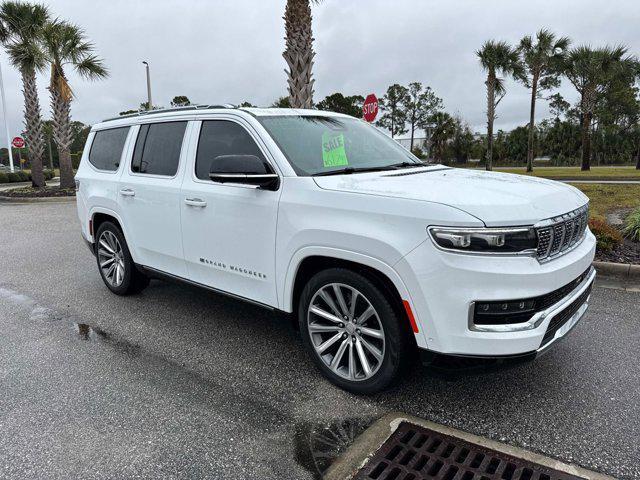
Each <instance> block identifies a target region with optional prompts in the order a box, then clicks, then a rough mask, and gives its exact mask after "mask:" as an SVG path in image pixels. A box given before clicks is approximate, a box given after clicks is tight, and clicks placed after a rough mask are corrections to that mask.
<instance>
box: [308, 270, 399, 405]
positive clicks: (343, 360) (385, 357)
mask: <svg viewBox="0 0 640 480" xmlns="http://www.w3.org/2000/svg"><path fill="white" fill-rule="evenodd" d="M298 318H299V323H300V332H301V334H302V338H303V341H304V343H305V346H306V348H307V350H308V351H309V353H310V354H311V357H312V358H313V361H314V362H315V363H316V365H317V366H318V367H319V368H320V370H321V372H322V373H323V375H324V376H325V377H327V378H328V379H329V380H330V381H331V382H333V383H334V384H336V385H338V386H340V387H341V388H344V389H346V390H349V391H352V392H354V393H375V392H378V391H380V390H382V389H384V388H385V387H387V386H388V385H389V384H390V383H391V382H392V381H393V380H395V379H396V378H397V377H398V375H399V372H400V370H401V364H402V359H403V355H404V354H406V353H407V352H406V348H405V347H406V335H405V332H403V330H402V328H401V325H400V318H399V317H398V315H397V313H396V311H395V310H394V309H393V307H392V306H391V299H389V298H387V296H386V295H385V294H384V293H383V292H382V291H381V290H380V289H379V288H378V287H377V286H376V285H375V284H374V283H372V282H371V281H370V280H369V279H368V278H366V277H364V276H363V275H360V274H359V273H356V272H354V271H351V270H347V269H343V268H331V269H327V270H324V271H322V272H320V273H318V274H316V275H315V276H313V277H312V278H311V280H309V282H308V284H307V286H306V287H305V289H304V291H303V292H302V295H301V298H300V304H299V312H298Z"/></svg>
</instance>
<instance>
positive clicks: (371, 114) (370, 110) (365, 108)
mask: <svg viewBox="0 0 640 480" xmlns="http://www.w3.org/2000/svg"><path fill="white" fill-rule="evenodd" d="M362 115H363V116H364V119H365V120H366V121H367V122H373V121H374V120H375V119H376V115H378V97H376V96H375V94H373V93H370V94H369V95H367V98H366V99H365V100H364V105H362Z"/></svg>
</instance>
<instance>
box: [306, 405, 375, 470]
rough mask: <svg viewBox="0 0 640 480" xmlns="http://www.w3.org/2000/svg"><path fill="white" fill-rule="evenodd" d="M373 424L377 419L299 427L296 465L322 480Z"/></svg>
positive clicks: (352, 419)
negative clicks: (340, 457) (337, 460)
mask: <svg viewBox="0 0 640 480" xmlns="http://www.w3.org/2000/svg"><path fill="white" fill-rule="evenodd" d="M374 421H375V419H374V418H372V417H366V418H349V419H345V420H337V421H335V422H331V423H325V424H310V423H301V424H298V425H297V427H296V432H295V454H296V462H297V463H298V464H299V465H301V466H302V467H304V468H305V469H306V470H308V471H309V472H311V473H312V474H313V475H314V477H315V478H317V479H321V478H323V477H324V474H325V473H326V471H327V470H328V469H329V467H330V466H331V464H332V463H333V462H334V461H335V460H336V459H337V458H338V457H339V456H340V455H342V453H344V451H345V450H346V449H347V448H349V447H350V446H351V444H352V443H353V441H354V440H355V439H356V437H357V436H358V435H360V434H361V433H362V432H364V431H365V430H366V429H367V428H368V427H369V426H370V425H371V424H372V423H373V422H374Z"/></svg>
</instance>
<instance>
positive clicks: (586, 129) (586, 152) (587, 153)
mask: <svg viewBox="0 0 640 480" xmlns="http://www.w3.org/2000/svg"><path fill="white" fill-rule="evenodd" d="M580 170H582V171H585V170H591V112H585V113H584V115H583V116H582V166H581V167H580Z"/></svg>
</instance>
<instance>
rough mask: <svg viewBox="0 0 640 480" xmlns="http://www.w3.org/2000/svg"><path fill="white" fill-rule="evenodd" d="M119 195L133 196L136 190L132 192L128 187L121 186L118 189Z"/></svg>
mask: <svg viewBox="0 0 640 480" xmlns="http://www.w3.org/2000/svg"><path fill="white" fill-rule="evenodd" d="M120 195H122V196H123V197H135V195H136V192H134V191H133V190H131V189H130V188H123V189H121V190H120Z"/></svg>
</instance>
